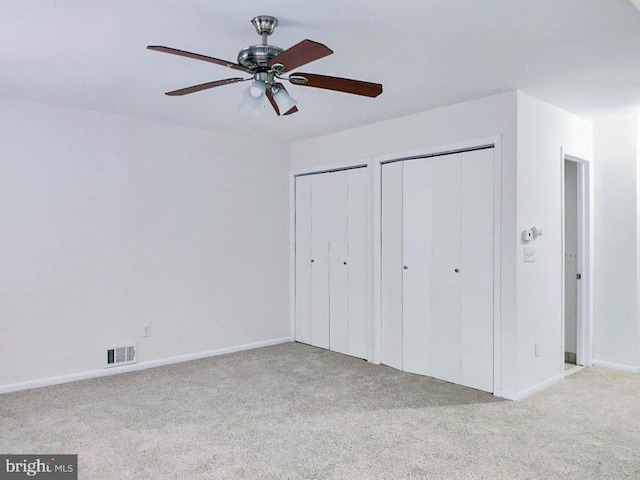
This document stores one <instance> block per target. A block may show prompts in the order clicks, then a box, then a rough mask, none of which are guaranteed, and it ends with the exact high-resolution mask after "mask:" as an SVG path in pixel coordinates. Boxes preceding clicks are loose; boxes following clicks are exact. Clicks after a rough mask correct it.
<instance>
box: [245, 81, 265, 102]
mask: <svg viewBox="0 0 640 480" xmlns="http://www.w3.org/2000/svg"><path fill="white" fill-rule="evenodd" d="M266 89H267V85H266V83H264V82H263V81H261V80H254V81H253V82H252V83H251V87H250V89H249V91H250V92H251V95H252V96H254V97H256V98H259V97H261V96H262V95H264V92H265V90H266Z"/></svg>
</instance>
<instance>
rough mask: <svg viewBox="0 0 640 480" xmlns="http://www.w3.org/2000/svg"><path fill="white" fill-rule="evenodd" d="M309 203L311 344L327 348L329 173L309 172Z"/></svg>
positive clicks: (330, 188) (330, 187)
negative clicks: (310, 185)
mask: <svg viewBox="0 0 640 480" xmlns="http://www.w3.org/2000/svg"><path fill="white" fill-rule="evenodd" d="M310 178H311V179H312V202H311V218H312V228H311V235H312V240H311V345H314V346H316V347H321V348H327V349H328V348H329V237H330V228H331V213H332V212H331V208H330V206H331V192H332V185H331V180H332V178H331V175H330V174H321V175H310Z"/></svg>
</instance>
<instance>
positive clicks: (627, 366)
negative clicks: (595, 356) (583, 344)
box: [592, 360, 640, 373]
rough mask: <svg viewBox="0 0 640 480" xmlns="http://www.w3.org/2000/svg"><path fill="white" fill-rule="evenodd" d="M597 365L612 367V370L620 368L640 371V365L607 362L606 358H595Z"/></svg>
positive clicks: (594, 363)
mask: <svg viewBox="0 0 640 480" xmlns="http://www.w3.org/2000/svg"><path fill="white" fill-rule="evenodd" d="M592 363H593V365H594V366H596V367H604V368H610V369H612V370H620V371H621V372H629V373H640V366H637V367H634V366H633V365H625V364H624V363H614V362H606V361H604V360H593V361H592Z"/></svg>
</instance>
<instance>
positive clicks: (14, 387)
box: [0, 337, 291, 394]
mask: <svg viewBox="0 0 640 480" xmlns="http://www.w3.org/2000/svg"><path fill="white" fill-rule="evenodd" d="M290 341H291V338H289V337H283V338H274V339H271V340H263V341H261V342H254V343H246V344H244V345H235V346H232V347H225V348H218V349H216V350H209V351H206V352H197V353H189V354H186V355H179V356H177V357H169V358H160V359H158V360H150V361H148V362H140V363H134V364H132V365H125V366H122V367H118V368H107V369H100V370H91V371H89V372H81V373H72V374H69V375H61V376H59V377H49V378H40V379H37V380H29V381H28V382H20V383H10V384H7V385H0V394H2V393H10V392H18V391H20V390H29V389H31V388H40V387H48V386H51V385H58V384H60V383H68V382H76V381H78V380H87V379H90V378H98V377H107V376H110V375H119V374H121V373H127V372H136V371H138V370H146V369H147V368H154V367H161V366H163V365H171V364H173V363H181V362H189V361H191V360H199V359H201V358H207V357H216V356H218V355H225V354H227V353H234V352H241V351H243V350H253V349H254V348H261V347H268V346H271V345H278V344H281V343H288V342H290Z"/></svg>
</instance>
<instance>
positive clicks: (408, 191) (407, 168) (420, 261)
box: [402, 158, 440, 375]
mask: <svg viewBox="0 0 640 480" xmlns="http://www.w3.org/2000/svg"><path fill="white" fill-rule="evenodd" d="M432 166H433V160H432V159H430V158H423V159H418V160H409V161H406V162H404V194H403V195H404V198H403V226H404V235H403V264H404V266H406V267H407V268H406V269H403V272H404V281H403V313H402V316H403V333H402V337H403V341H402V343H403V349H402V352H403V369H404V370H405V371H406V372H411V373H419V374H421V375H431V296H432V273H431V268H432V265H431V264H432V241H431V239H432V237H433V235H434V234H437V231H434V225H433V218H432V217H433V211H434V210H435V209H437V208H439V205H440V201H439V199H438V198H437V197H436V198H435V199H434V197H433V189H434V186H433V182H434V181H435V182H438V181H439V179H438V178H434V177H433V172H432ZM434 200H436V201H434Z"/></svg>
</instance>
